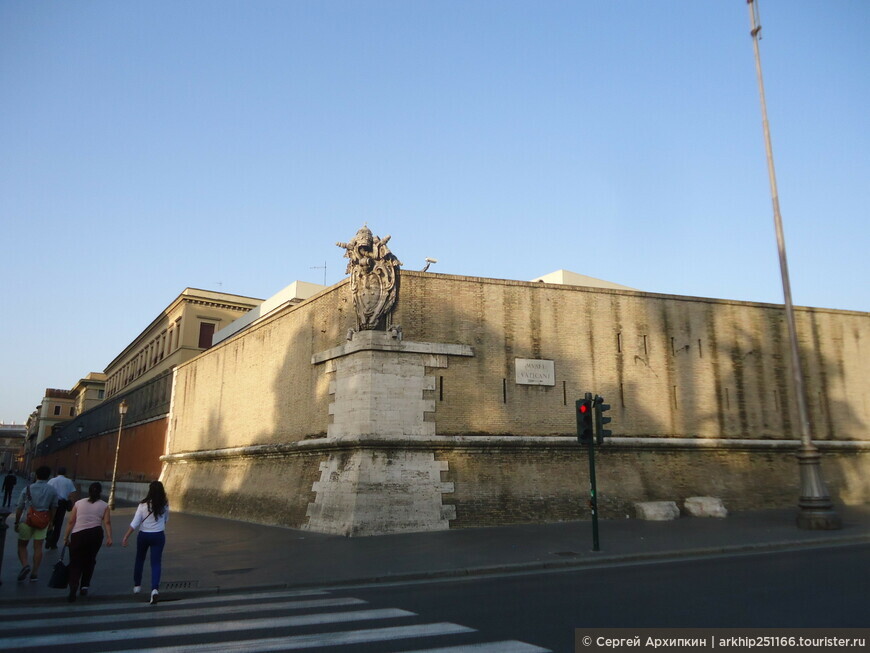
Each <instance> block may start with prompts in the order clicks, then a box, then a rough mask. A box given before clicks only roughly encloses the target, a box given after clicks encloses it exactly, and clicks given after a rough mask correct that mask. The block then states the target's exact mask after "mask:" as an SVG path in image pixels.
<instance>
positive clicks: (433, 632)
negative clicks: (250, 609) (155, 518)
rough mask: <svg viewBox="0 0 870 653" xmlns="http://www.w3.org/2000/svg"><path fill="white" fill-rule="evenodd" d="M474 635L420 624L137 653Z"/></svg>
mask: <svg viewBox="0 0 870 653" xmlns="http://www.w3.org/2000/svg"><path fill="white" fill-rule="evenodd" d="M473 632H475V630H474V629H473V628H468V627H466V626H460V625H458V624H452V623H448V622H444V623H434V624H418V625H416V626H392V627H389V628H367V629H364V630H345V631H341V632H337V633H312V634H310V635H291V636H289V637H270V638H264V639H248V640H243V641H236V642H216V643H214V644H193V645H180V646H167V647H161V648H149V649H137V650H136V653H265V652H266V651H293V650H299V649H305V648H319V647H322V646H343V645H347V644H362V643H366V642H386V641H391V640H396V639H410V638H418V637H437V636H441V635H459V634H462V633H473Z"/></svg>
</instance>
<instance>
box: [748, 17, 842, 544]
mask: <svg viewBox="0 0 870 653" xmlns="http://www.w3.org/2000/svg"><path fill="white" fill-rule="evenodd" d="M747 4H748V5H749V20H750V23H751V25H752V31H751V32H750V35H751V36H752V47H753V49H754V50H755V72H756V74H757V75H758V92H759V94H760V96H761V119H762V123H763V127H764V146H765V149H766V152H767V176H768V177H769V179H770V194H771V199H772V201H773V222H774V226H775V228H776V244H777V248H778V250H779V269H780V273H781V275H782V293H783V296H784V298H785V320H786V324H787V325H788V336H789V344H790V348H791V367H792V384H793V389H794V395H795V400H796V401H797V408H798V422H799V424H800V435H801V446H800V449H799V450H798V452H797V458H798V467H799V469H800V479H801V495H800V499H799V500H798V509H799V510H798V516H797V524H798V526H799V527H800V528H806V529H813V530H834V529H838V528H842V526H843V524H842V521H841V519H840V516H839V515H838V514H837V513H836V512H835V511H834V507H833V503H832V502H831V498H830V496H829V495H828V489H827V487H826V486H825V482H824V480H823V479H822V468H821V455H820V454H819V450H818V448H817V447H816V446H815V445H814V444H813V440H812V437H811V435H810V418H809V411H808V410H807V401H806V391H805V389H804V376H803V371H802V369H801V358H800V349H799V348H798V339H797V326H796V324H795V318H794V306H793V305H792V301H791V283H790V282H789V277H788V260H787V259H786V255H785V235H784V233H783V229H782V216H781V215H780V212H779V193H778V191H777V188H776V172H775V170H774V167H773V146H772V145H771V142H770V125H769V124H768V122H767V101H766V100H765V97H764V79H763V77H762V75H761V54H760V52H759V48H758V39H759V33H760V32H761V25H760V24H759V21H758V7H757V0H747Z"/></svg>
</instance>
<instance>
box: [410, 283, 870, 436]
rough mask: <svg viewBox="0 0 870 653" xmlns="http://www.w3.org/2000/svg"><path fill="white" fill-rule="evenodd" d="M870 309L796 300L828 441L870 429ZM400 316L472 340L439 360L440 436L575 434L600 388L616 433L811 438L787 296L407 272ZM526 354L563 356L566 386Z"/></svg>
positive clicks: (413, 332)
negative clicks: (793, 358) (548, 378)
mask: <svg viewBox="0 0 870 653" xmlns="http://www.w3.org/2000/svg"><path fill="white" fill-rule="evenodd" d="M868 318H870V314H867V313H858V312H851V311H835V310H825V309H805V308H798V309H797V323H798V330H799V342H800V344H801V349H802V359H803V364H804V366H805V369H804V373H805V376H806V385H807V389H808V395H809V396H808V403H809V410H810V416H811V420H812V428H813V437H814V438H816V439H845V440H850V439H854V440H867V439H870V429H868V424H870V403H868V402H867V401H866V400H865V397H866V396H867V394H868V390H870V375H868V374H867V370H870V319H868ZM394 322H396V323H400V324H401V325H402V327H403V329H404V332H405V338H406V339H408V340H420V341H433V342H448V343H463V344H469V345H472V346H473V347H474V350H475V356H474V358H471V359H462V360H451V361H450V366H449V368H448V369H446V370H443V371H440V372H439V375H440V376H443V396H444V400H443V401H439V402H438V403H437V404H436V421H437V425H438V427H437V432H438V433H439V434H463V433H493V434H494V433H504V434H513V435H551V434H569V433H573V432H574V430H575V420H574V414H573V401H574V400H575V399H577V398H578V397H580V396H582V393H583V392H587V391H589V392H597V393H598V394H601V395H603V396H605V397H606V398H607V400H608V402H609V403H610V404H611V405H612V406H613V409H612V416H613V431H614V433H615V434H617V435H629V436H631V435H638V436H641V435H652V436H680V437H729V438H764V439H768V438H770V439H776V438H785V439H792V438H799V437H800V434H799V432H798V429H797V427H796V423H797V413H796V408H795V402H794V399H793V396H792V392H791V388H790V378H791V366H790V363H789V360H790V359H789V354H788V342H787V332H786V326H785V322H784V319H783V311H782V308H781V307H779V306H773V305H766V304H752V303H746V302H734V301H723V300H712V299H701V298H690V297H675V296H669V295H654V294H649V293H640V292H630V291H619V290H605V289H597V288H596V289H593V288H581V287H571V286H555V285H551V284H540V283H538V284H535V283H525V282H515V281H501V280H493V279H473V278H468V277H454V276H450V275H437V274H424V273H419V272H406V273H404V276H403V280H402V294H401V297H400V301H399V304H398V308H397V312H396V315H395V318H394ZM515 358H544V359H549V360H554V361H555V368H556V385H555V386H554V387H541V386H523V385H516V383H515V382H514V380H515V379H514V359H515ZM505 390H506V394H507V401H506V402H505V401H504V391H505Z"/></svg>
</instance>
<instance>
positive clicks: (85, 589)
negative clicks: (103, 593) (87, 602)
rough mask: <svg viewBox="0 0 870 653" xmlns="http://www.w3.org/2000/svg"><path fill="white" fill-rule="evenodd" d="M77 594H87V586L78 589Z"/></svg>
mask: <svg viewBox="0 0 870 653" xmlns="http://www.w3.org/2000/svg"><path fill="white" fill-rule="evenodd" d="M79 594H80V595H81V596H87V595H88V588H87V587H83V588H81V589H80V590H79Z"/></svg>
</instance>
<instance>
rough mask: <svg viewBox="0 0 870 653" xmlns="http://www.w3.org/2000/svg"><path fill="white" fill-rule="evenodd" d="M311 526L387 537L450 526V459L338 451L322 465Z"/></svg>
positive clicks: (452, 515)
mask: <svg viewBox="0 0 870 653" xmlns="http://www.w3.org/2000/svg"><path fill="white" fill-rule="evenodd" d="M320 471H321V477H320V480H319V481H317V482H316V483H314V486H313V488H312V491H313V492H315V493H316V495H317V496H316V498H315V500H314V503H309V504H308V512H307V515H308V524H307V525H306V526H305V528H307V529H308V530H312V531H317V532H319V533H332V534H336V535H381V534H384V533H403V532H414V531H436V530H447V529H448V528H450V520H451V519H454V518H455V517H456V509H455V507H454V506H451V505H444V504H443V503H442V495H444V494H446V493H450V492H453V484H452V483H442V482H441V472H446V471H447V462H446V461H437V460H435V456H434V454H432V453H427V452H422V451H401V450H396V451H369V450H361V451H353V452H340V453H334V454H331V455H330V456H329V459H328V460H327V461H326V462H324V463H321V464H320Z"/></svg>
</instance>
